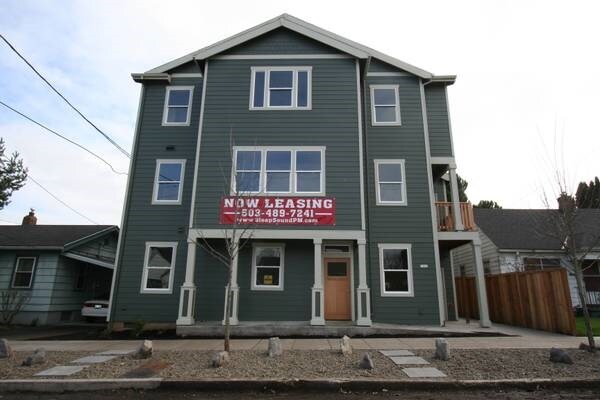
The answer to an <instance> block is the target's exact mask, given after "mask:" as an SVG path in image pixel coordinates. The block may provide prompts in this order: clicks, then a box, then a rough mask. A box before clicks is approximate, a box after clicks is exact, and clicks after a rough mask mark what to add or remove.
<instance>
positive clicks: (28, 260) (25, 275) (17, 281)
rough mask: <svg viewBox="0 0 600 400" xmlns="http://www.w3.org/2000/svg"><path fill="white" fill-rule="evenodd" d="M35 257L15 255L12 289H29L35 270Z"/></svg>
mask: <svg viewBox="0 0 600 400" xmlns="http://www.w3.org/2000/svg"><path fill="white" fill-rule="evenodd" d="M35 262H36V258H35V257H17V261H16V264H15V273H14V275H13V280H12V287H13V288H14V289H30V288H31V284H32V283H33V273H34V271H35Z"/></svg>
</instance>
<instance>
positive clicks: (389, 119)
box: [371, 85, 400, 125]
mask: <svg viewBox="0 0 600 400" xmlns="http://www.w3.org/2000/svg"><path fill="white" fill-rule="evenodd" d="M371 123H372V125H400V97H399V96H398V85H371Z"/></svg>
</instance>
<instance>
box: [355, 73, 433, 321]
mask: <svg viewBox="0 0 600 400" xmlns="http://www.w3.org/2000/svg"><path fill="white" fill-rule="evenodd" d="M370 84H397V85H399V96H400V105H401V107H400V112H401V120H402V125H401V126H372V125H371V111H370V95H369V94H368V93H369V91H368V86H369V85H370ZM366 102H367V107H366V109H367V112H366V115H365V117H366V121H367V149H368V154H367V174H368V190H367V195H368V200H369V209H368V219H369V233H368V238H369V261H368V262H369V279H370V282H369V284H370V287H371V294H372V308H373V320H374V321H377V322H392V323H403V324H404V323H406V324H419V323H420V324H437V323H439V311H438V298H437V284H436V276H435V257H434V242H433V231H432V222H431V218H432V217H431V203H430V201H431V199H430V196H429V186H428V185H429V184H428V175H427V168H428V165H427V157H426V152H425V136H424V131H423V117H422V109H421V94H420V88H419V80H418V79H417V78H414V77H374V78H369V79H368V80H367V96H366ZM375 159H404V160H405V162H406V193H407V205H406V206H378V205H376V194H375V193H376V192H375V190H376V188H375V171H374V160H375ZM380 243H407V244H411V245H412V267H413V276H414V297H383V296H381V282H380V270H379V268H380V267H379V250H378V244H380ZM421 264H424V265H427V266H428V268H420V265H421Z"/></svg>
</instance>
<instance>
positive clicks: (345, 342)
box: [340, 335, 352, 356]
mask: <svg viewBox="0 0 600 400" xmlns="http://www.w3.org/2000/svg"><path fill="white" fill-rule="evenodd" d="M340 350H341V351H342V354H343V355H345V356H347V355H350V354H352V343H350V338H349V337H348V336H346V335H344V336H343V337H342V340H340Z"/></svg>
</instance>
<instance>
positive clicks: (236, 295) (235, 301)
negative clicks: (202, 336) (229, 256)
mask: <svg viewBox="0 0 600 400" xmlns="http://www.w3.org/2000/svg"><path fill="white" fill-rule="evenodd" d="M237 276H238V256H237V254H236V256H235V257H234V258H233V263H232V265H231V307H230V310H231V314H230V315H229V325H238V324H239V319H238V307H239V303H240V287H239V286H238V280H237ZM228 286H229V285H228ZM228 286H225V300H227V287H228ZM223 304H225V303H223ZM223 311H225V310H223ZM223 315H225V312H223ZM223 324H225V319H224V318H223Z"/></svg>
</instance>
